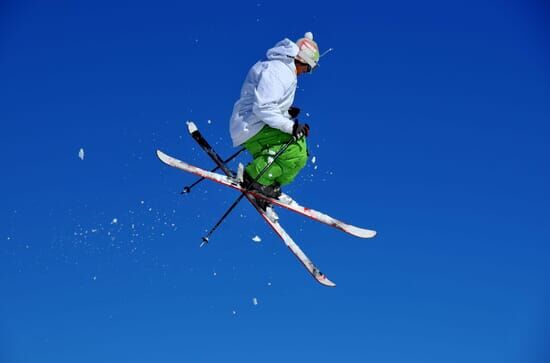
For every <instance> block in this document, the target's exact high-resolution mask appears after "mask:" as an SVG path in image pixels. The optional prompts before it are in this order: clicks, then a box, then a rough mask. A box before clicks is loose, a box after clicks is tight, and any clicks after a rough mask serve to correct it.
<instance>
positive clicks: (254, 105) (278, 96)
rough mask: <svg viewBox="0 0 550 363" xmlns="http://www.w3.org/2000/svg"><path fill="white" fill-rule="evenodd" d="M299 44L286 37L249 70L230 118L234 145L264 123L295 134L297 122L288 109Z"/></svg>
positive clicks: (294, 82)
mask: <svg viewBox="0 0 550 363" xmlns="http://www.w3.org/2000/svg"><path fill="white" fill-rule="evenodd" d="M297 54H298V46H297V45H296V44H295V43H293V42H292V41H290V40H289V39H284V40H281V41H280V42H278V43H277V44H276V45H275V47H273V48H271V49H269V50H268V51H267V60H265V61H260V62H258V63H256V64H255V65H254V66H253V67H252V68H251V69H250V71H249V72H248V75H247V76H246V79H245V81H244V83H243V86H242V88H241V96H240V99H239V100H238V101H237V102H236V103H235V106H233V114H232V116H231V121H230V132H231V139H232V140H233V146H238V145H241V144H243V143H245V142H246V141H247V140H248V139H250V138H251V137H252V136H254V135H256V134H257V133H258V132H259V131H260V130H261V129H262V128H263V127H264V126H265V125H269V126H270V127H273V128H275V129H279V130H281V131H283V132H286V133H288V134H291V133H292V127H293V126H294V121H292V120H291V119H290V115H289V114H288V109H289V107H290V106H292V102H293V101H294V95H295V93H296V85H297V78H296V66H295V65H294V57H295V56H296V55H297Z"/></svg>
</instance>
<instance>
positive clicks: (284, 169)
mask: <svg viewBox="0 0 550 363" xmlns="http://www.w3.org/2000/svg"><path fill="white" fill-rule="evenodd" d="M291 138H292V135H290V134H287V133H285V132H283V131H281V130H278V129H274V128H271V127H269V126H264V128H263V129H261V130H260V132H258V133H257V134H256V135H254V136H253V137H252V138H250V139H249V140H248V141H247V142H245V143H244V147H245V148H246V150H248V152H249V153H250V154H251V155H252V157H253V159H254V160H252V162H251V163H250V164H248V166H247V167H246V172H247V173H248V175H250V176H251V177H252V178H256V176H258V174H260V172H261V171H262V170H263V169H264V168H265V167H266V166H267V165H268V164H269V163H270V162H271V161H273V157H274V156H275V154H277V152H278V151H279V150H280V149H281V148H282V147H283V146H284V145H285V144H286V143H287V142H288V141H289V140H290V139H291ZM306 163H307V145H306V138H305V137H302V138H301V139H299V140H298V141H296V142H294V143H292V144H290V146H289V147H288V148H287V149H286V151H285V152H284V153H282V154H281V155H280V156H279V157H278V158H277V160H275V162H274V163H273V165H271V167H270V168H269V169H268V170H267V171H266V172H265V173H264V174H263V175H262V177H260V179H259V180H258V183H260V184H262V185H271V184H273V183H274V182H278V183H279V184H280V185H285V184H288V183H290V182H292V181H293V180H294V178H295V177H296V176H297V175H298V173H299V172H300V170H302V168H303V167H304V166H305V165H306Z"/></svg>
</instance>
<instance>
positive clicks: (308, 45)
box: [296, 32, 320, 69]
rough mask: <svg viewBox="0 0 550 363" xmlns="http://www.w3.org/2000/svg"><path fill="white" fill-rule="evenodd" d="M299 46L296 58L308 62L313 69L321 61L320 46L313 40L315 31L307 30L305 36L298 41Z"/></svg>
mask: <svg viewBox="0 0 550 363" xmlns="http://www.w3.org/2000/svg"><path fill="white" fill-rule="evenodd" d="M296 45H297V46H298V49H299V50H298V55H296V59H297V60H299V61H300V62H302V63H305V64H308V65H309V66H310V67H311V69H313V68H315V67H317V63H318V62H319V57H320V54H319V46H318V45H317V43H315V42H314V41H313V33H311V32H307V33H305V34H304V37H303V38H301V39H299V40H298V41H297V42H296Z"/></svg>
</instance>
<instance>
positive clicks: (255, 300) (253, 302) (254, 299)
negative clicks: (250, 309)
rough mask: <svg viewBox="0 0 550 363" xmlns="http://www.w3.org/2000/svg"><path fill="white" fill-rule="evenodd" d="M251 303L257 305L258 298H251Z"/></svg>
mask: <svg viewBox="0 0 550 363" xmlns="http://www.w3.org/2000/svg"><path fill="white" fill-rule="evenodd" d="M252 304H254V306H257V305H258V299H257V298H252Z"/></svg>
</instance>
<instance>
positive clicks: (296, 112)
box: [288, 106, 300, 120]
mask: <svg viewBox="0 0 550 363" xmlns="http://www.w3.org/2000/svg"><path fill="white" fill-rule="evenodd" d="M288 114H289V115H290V118H292V119H293V120H294V119H296V117H298V115H299V114H300V109H299V108H298V107H294V106H290V108H289V109H288Z"/></svg>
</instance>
